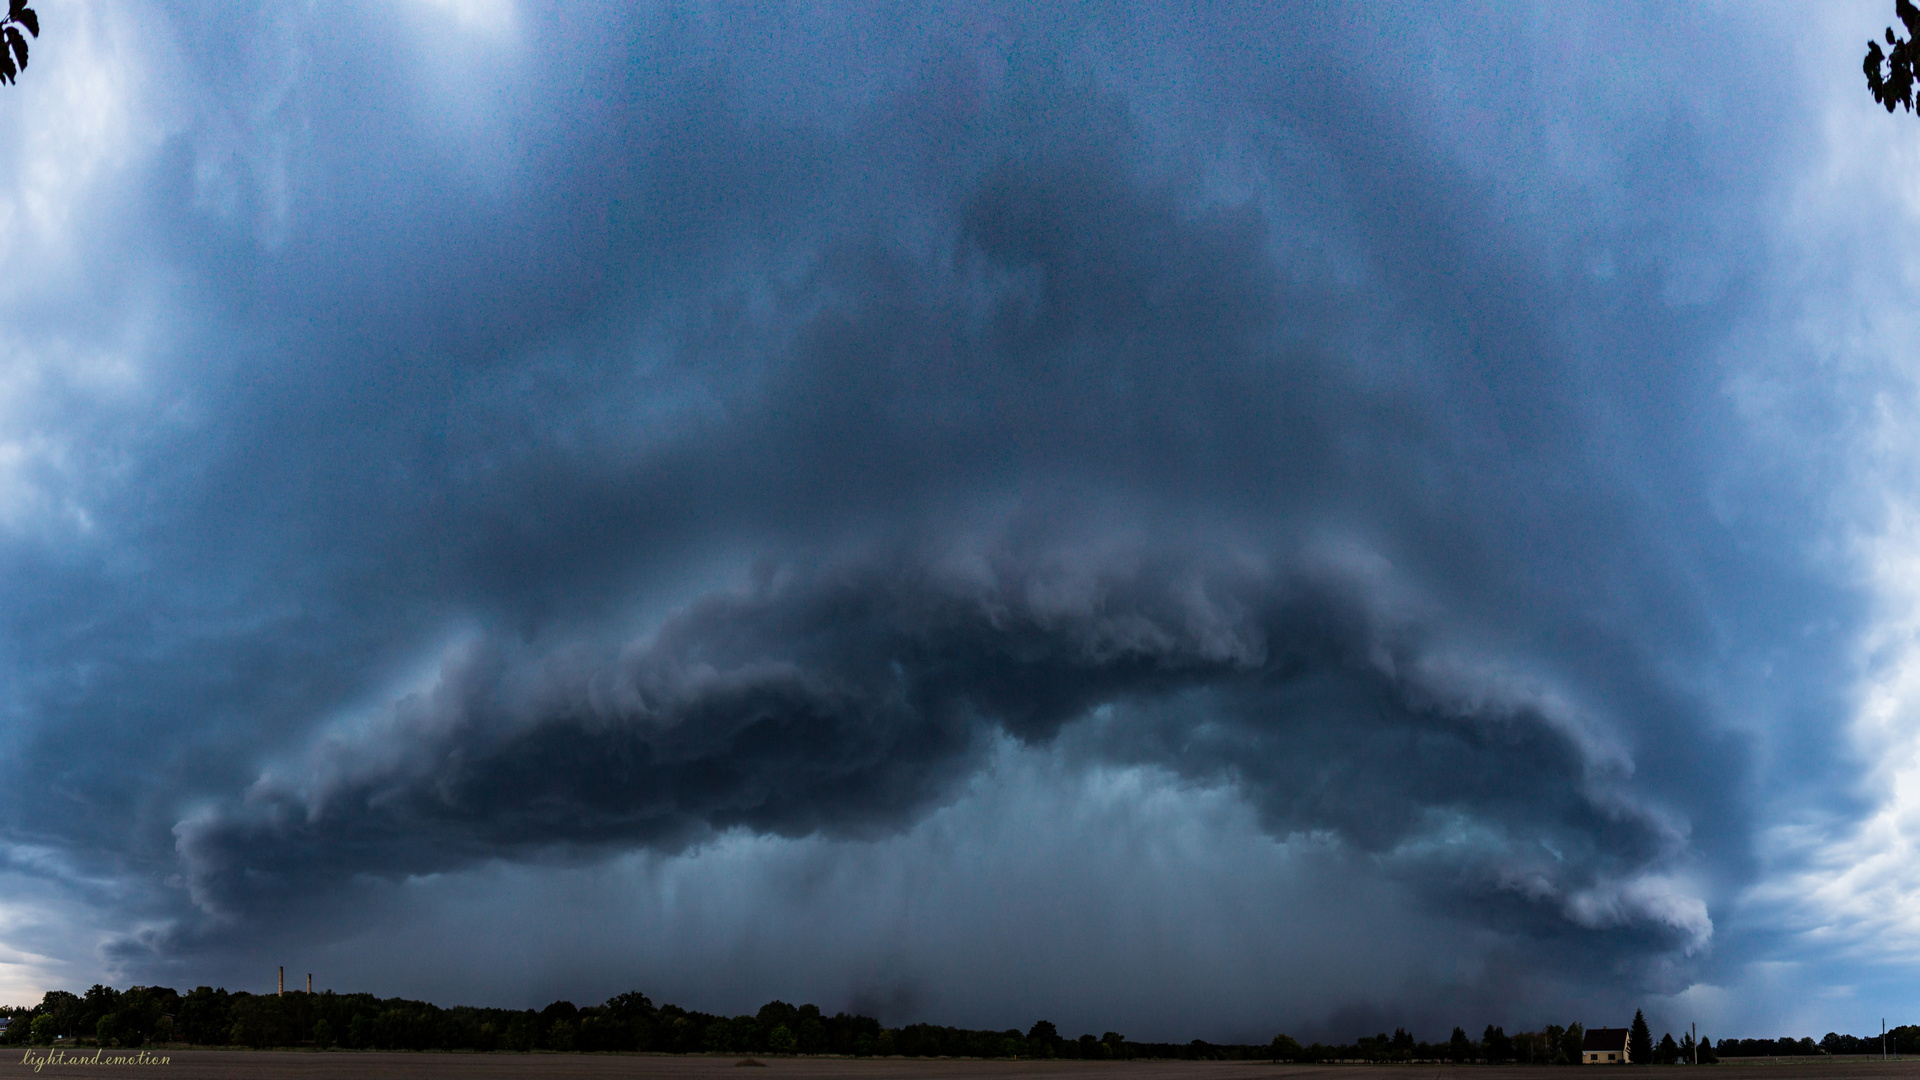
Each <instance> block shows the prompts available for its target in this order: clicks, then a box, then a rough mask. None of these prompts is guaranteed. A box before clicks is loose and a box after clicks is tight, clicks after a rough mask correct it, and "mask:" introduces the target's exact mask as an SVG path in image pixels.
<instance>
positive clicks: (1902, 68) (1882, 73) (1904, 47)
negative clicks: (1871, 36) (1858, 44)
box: [1862, 0, 1920, 112]
mask: <svg viewBox="0 0 1920 1080" xmlns="http://www.w3.org/2000/svg"><path fill="white" fill-rule="evenodd" d="M1893 13H1894V15H1895V16H1896V17H1898V18H1899V20H1900V21H1901V23H1903V24H1905V26H1906V28H1907V36H1906V38H1904V39H1902V38H1899V37H1896V36H1895V35H1894V32H1893V27H1891V26H1889V27H1887V44H1888V45H1889V46H1891V47H1892V51H1891V52H1888V53H1886V54H1884V55H1883V54H1882V53H1881V52H1880V43H1879V42H1877V41H1868V42H1867V58H1866V60H1865V61H1864V62H1863V63H1862V66H1863V67H1864V68H1865V69H1866V72H1867V89H1868V90H1869V91H1871V92H1872V93H1873V100H1875V101H1877V102H1879V103H1880V104H1882V105H1885V106H1886V107H1887V111H1888V112H1892V111H1893V107H1894V106H1895V105H1900V106H1903V107H1905V108H1906V110H1907V111H1908V112H1912V111H1913V69H1914V45H1913V43H1914V41H1915V40H1916V39H1920V8H1916V7H1914V6H1913V4H1912V2H1911V0H1893ZM1883 69H1884V70H1883Z"/></svg>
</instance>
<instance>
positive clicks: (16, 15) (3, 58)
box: [0, 0, 40, 86]
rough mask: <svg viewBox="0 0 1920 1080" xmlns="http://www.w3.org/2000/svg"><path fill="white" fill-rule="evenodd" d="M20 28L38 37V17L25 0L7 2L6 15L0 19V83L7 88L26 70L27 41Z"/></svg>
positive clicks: (9, 0)
mask: <svg viewBox="0 0 1920 1080" xmlns="http://www.w3.org/2000/svg"><path fill="white" fill-rule="evenodd" d="M22 27H25V28H26V31H27V33H29V34H32V35H33V36H34V37H39V36H40V16H38V15H35V14H34V13H33V9H32V8H30V7H28V6H27V0H7V14H6V17H5V18H0V82H3V83H6V84H8V85H9V86H11V85H12V84H13V81H14V79H15V78H17V77H18V76H19V74H20V73H21V72H23V71H25V70H27V39H26V38H24V37H21V36H20V30H21V28H22Z"/></svg>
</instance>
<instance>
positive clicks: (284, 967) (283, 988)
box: [280, 964, 287, 997]
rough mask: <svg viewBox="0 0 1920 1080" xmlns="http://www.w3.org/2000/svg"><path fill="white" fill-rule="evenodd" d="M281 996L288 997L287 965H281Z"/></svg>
mask: <svg viewBox="0 0 1920 1080" xmlns="http://www.w3.org/2000/svg"><path fill="white" fill-rule="evenodd" d="M280 996H281V997H286V996H287V965H285V964H281V965H280Z"/></svg>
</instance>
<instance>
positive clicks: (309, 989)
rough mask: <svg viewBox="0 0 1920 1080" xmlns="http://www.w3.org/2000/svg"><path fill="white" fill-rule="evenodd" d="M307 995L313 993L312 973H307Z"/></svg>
mask: <svg viewBox="0 0 1920 1080" xmlns="http://www.w3.org/2000/svg"><path fill="white" fill-rule="evenodd" d="M307 993H309V994H311V993H313V972H311V971H309V972H307Z"/></svg>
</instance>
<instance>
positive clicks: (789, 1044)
mask: <svg viewBox="0 0 1920 1080" xmlns="http://www.w3.org/2000/svg"><path fill="white" fill-rule="evenodd" d="M799 1048H800V1040H798V1039H796V1038H794V1037H793V1029H791V1028H789V1027H787V1025H785V1024H776V1025H774V1029H773V1030H772V1031H770V1032H768V1033H767V1053H769V1054H791V1053H794V1052H795V1051H797V1050H798V1049H799Z"/></svg>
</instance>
